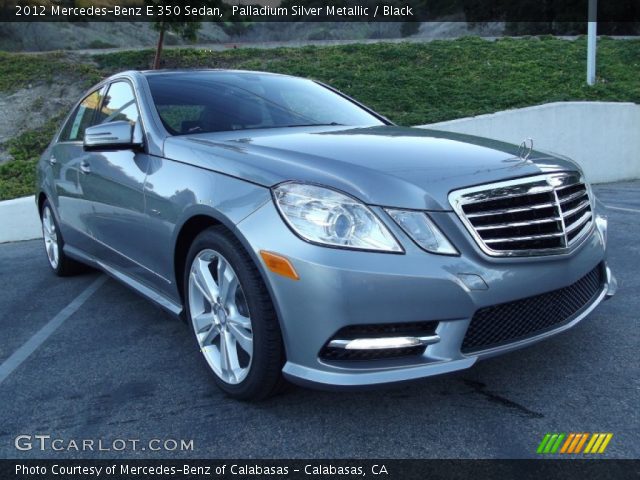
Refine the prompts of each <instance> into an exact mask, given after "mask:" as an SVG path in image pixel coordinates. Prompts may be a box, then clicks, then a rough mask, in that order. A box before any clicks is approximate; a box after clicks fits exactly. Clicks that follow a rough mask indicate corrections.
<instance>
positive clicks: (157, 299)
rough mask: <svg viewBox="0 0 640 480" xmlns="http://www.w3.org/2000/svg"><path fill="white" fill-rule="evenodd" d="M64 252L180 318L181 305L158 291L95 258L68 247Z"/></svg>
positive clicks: (66, 246)
mask: <svg viewBox="0 0 640 480" xmlns="http://www.w3.org/2000/svg"><path fill="white" fill-rule="evenodd" d="M64 252H65V253H66V254H67V255H69V256H70V257H71V258H73V259H75V260H78V261H79V262H82V263H86V264H87V265H90V266H92V267H94V268H97V269H99V270H102V271H103V272H105V273H106V274H108V275H109V276H111V277H113V278H115V279H116V280H118V281H119V282H120V283H123V284H124V285H126V286H127V287H129V288H131V289H132V290H134V291H135V292H137V293H139V294H140V295H142V296H143V297H145V298H147V299H148V300H151V301H152V302H153V303H155V304H156V305H159V306H160V307H162V308H163V309H165V310H166V311H167V312H169V313H171V314H172V315H175V316H176V317H180V316H181V314H182V310H183V308H182V305H180V304H178V303H176V302H174V301H173V300H172V299H170V298H169V297H167V296H166V295H163V294H161V293H159V292H158V291H156V290H154V289H153V288H151V287H148V286H147V285H145V284H143V283H142V282H139V281H138V280H136V279H135V278H133V277H131V276H130V275H127V274H126V273H123V272H121V271H120V270H118V269H117V268H115V267H113V266H112V265H109V264H107V263H105V262H103V261H101V260H98V259H97V258H95V257H93V256H91V255H89V254H87V253H85V252H83V251H82V250H80V249H78V248H75V247H72V246H70V245H65V246H64Z"/></svg>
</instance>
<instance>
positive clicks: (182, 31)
mask: <svg viewBox="0 0 640 480" xmlns="http://www.w3.org/2000/svg"><path fill="white" fill-rule="evenodd" d="M178 18H181V17H176V18H175V19H174V18H165V20H162V21H159V22H153V28H154V29H156V30H157V31H158V32H159V33H158V43H157V45H156V55H155V58H154V60H153V69H154V70H157V69H159V68H160V58H161V57H162V46H163V44H164V33H165V32H166V31H171V32H174V33H177V34H178V35H180V36H181V37H182V38H184V39H185V40H192V41H193V40H195V39H196V33H197V32H198V30H199V29H200V22H185V21H184V20H177V19H178Z"/></svg>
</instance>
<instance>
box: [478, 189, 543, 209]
mask: <svg viewBox="0 0 640 480" xmlns="http://www.w3.org/2000/svg"><path fill="white" fill-rule="evenodd" d="M549 192H553V187H551V186H545V187H538V186H534V187H532V188H530V189H529V190H527V191H525V192H517V193H509V194H507V195H500V196H499V198H500V199H504V198H516V197H524V196H526V195H539V194H541V193H549ZM493 200H495V197H489V198H484V197H481V196H479V197H477V198H475V199H473V200H470V201H469V202H467V205H471V204H478V203H483V202H490V201H493Z"/></svg>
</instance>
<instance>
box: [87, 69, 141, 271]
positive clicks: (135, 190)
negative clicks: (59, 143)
mask: <svg viewBox="0 0 640 480" xmlns="http://www.w3.org/2000/svg"><path fill="white" fill-rule="evenodd" d="M122 120H124V121H128V122H130V123H131V124H132V125H134V131H138V132H140V131H141V130H140V125H138V122H139V111H138V106H137V104H136V99H135V95H134V92H133V89H132V87H131V85H130V84H129V82H127V81H124V80H122V81H116V82H113V83H112V84H111V85H110V86H109V88H108V91H107V93H106V95H105V97H104V100H103V102H102V106H101V109H100V111H99V113H98V119H97V121H96V122H95V123H96V124H102V123H108V122H113V121H122ZM85 153H86V155H85V156H84V157H83V158H82V161H81V162H80V165H79V167H78V168H79V184H80V187H81V190H82V193H83V196H84V198H85V200H88V202H89V203H90V205H91V212H90V215H89V216H88V218H87V223H88V224H89V229H90V231H91V232H92V235H93V237H94V239H95V241H96V243H97V244H98V248H99V250H100V252H99V255H98V256H99V257H100V258H101V259H102V260H104V261H106V262H107V263H108V264H110V265H112V266H114V267H116V268H118V269H119V270H121V271H123V272H124V273H127V274H129V275H133V276H135V277H139V278H143V277H145V272H146V268H145V267H144V266H143V265H142V263H141V257H142V253H141V252H142V251H143V249H144V245H145V236H146V231H145V227H144V224H145V222H144V215H145V213H144V195H143V187H144V181H145V177H146V174H147V166H148V161H149V156H148V155H147V154H146V153H144V152H143V151H137V150H133V149H105V150H92V151H90V152H85Z"/></svg>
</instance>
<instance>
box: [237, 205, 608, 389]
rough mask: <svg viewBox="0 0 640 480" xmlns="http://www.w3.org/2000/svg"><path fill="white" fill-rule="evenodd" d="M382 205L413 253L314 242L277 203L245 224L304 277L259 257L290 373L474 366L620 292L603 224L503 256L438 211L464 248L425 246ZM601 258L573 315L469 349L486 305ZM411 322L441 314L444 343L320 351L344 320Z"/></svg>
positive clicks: (323, 378)
mask: <svg viewBox="0 0 640 480" xmlns="http://www.w3.org/2000/svg"><path fill="white" fill-rule="evenodd" d="M374 210H376V213H377V214H378V215H379V216H380V217H381V218H382V219H383V221H385V223H386V224H387V226H388V227H389V228H390V230H392V232H393V233H394V235H396V238H398V239H399V240H400V242H401V243H402V245H403V247H404V248H405V254H403V255H398V254H384V253H371V252H360V251H353V250H343V249H334V248H325V247H319V246H316V245H312V244H309V243H306V242H304V241H302V240H301V239H299V238H298V237H297V236H296V235H294V234H293V233H292V232H291V231H290V230H289V229H288V227H287V226H286V225H285V224H284V222H283V221H282V219H281V218H280V216H279V214H278V212H277V211H276V209H275V207H274V205H273V204H272V203H271V202H268V203H266V204H265V205H263V206H262V207H261V208H260V209H258V210H257V211H256V212H254V213H253V214H252V215H250V216H249V217H247V218H246V219H244V220H243V221H242V222H240V223H239V224H238V225H237V227H238V229H239V231H240V233H241V234H242V235H243V236H244V238H245V239H246V240H247V242H248V243H249V245H250V246H251V249H252V250H253V253H254V258H256V259H258V258H259V255H258V252H259V251H260V250H268V251H272V252H277V253H280V254H282V255H285V256H286V257H287V258H289V260H290V261H291V263H292V264H293V266H294V267H295V269H296V271H297V273H298V275H299V276H300V280H299V281H294V280H291V279H289V278H285V277H282V276H279V275H275V274H273V273H271V272H269V271H268V270H267V269H266V268H264V265H263V264H262V263H261V262H258V264H259V266H260V268H261V270H262V273H263V276H264V278H265V280H266V283H267V286H268V288H269V291H270V293H271V296H272V298H273V300H274V304H275V307H276V310H277V313H278V316H279V319H280V322H281V329H282V335H283V340H284V344H285V349H286V355H287V362H286V364H285V366H284V369H283V373H284V375H285V376H286V377H287V378H288V379H290V380H291V381H293V382H296V383H300V384H305V385H311V386H319V387H357V386H365V385H377V384H384V383H391V382H402V381H407V380H413V379H417V378H422V377H426V376H431V375H437V374H441V373H446V372H451V371H454V370H460V369H464V368H468V367H470V366H471V365H473V364H474V363H475V362H476V361H477V360H478V359H480V358H484V357H489V356H492V355H497V354H500V353H504V352H508V351H511V350H514V349H517V348H521V347H524V346H526V345H529V344H532V343H535V342H537V341H540V340H542V339H544V338H546V337H549V336H551V335H555V334H556V333H559V332H561V331H564V330H566V329H568V328H571V327H572V326H574V325H575V324H577V323H578V322H580V321H581V320H582V319H583V318H585V317H586V316H587V315H588V314H589V313H590V312H591V311H592V310H593V309H594V308H595V307H596V306H597V305H598V304H599V303H600V302H601V301H602V300H603V299H604V298H605V296H606V295H607V294H612V293H613V292H614V290H615V280H614V278H613V276H612V274H611V271H610V269H609V268H608V267H606V264H605V263H604V260H605V250H606V246H605V241H606V235H605V234H603V233H602V232H600V231H599V229H598V228H594V230H593V231H592V232H591V233H590V234H589V235H588V237H587V238H586V239H585V240H584V242H583V243H582V244H581V245H580V247H579V248H577V249H575V250H574V251H573V252H571V254H568V255H556V256H549V257H530V258H503V259H496V258H488V257H487V256H485V255H484V254H483V253H482V252H481V251H480V250H479V249H478V247H477V245H476V244H475V243H474V242H473V241H472V240H471V238H470V237H468V235H467V234H466V232H465V230H464V227H463V226H462V224H461V223H460V221H459V220H458V218H457V217H456V216H455V214H454V213H452V212H436V213H431V214H430V215H431V217H432V218H433V219H434V220H435V221H436V223H438V225H439V226H440V227H441V228H442V229H443V230H444V231H445V232H446V233H447V235H448V236H449V238H450V239H451V240H452V242H453V243H454V245H456V247H457V248H458V249H459V251H460V253H461V255H460V256H457V257H452V256H441V255H433V254H429V253H426V252H424V251H423V250H421V249H419V248H418V247H417V246H416V245H415V244H414V243H413V242H412V241H411V240H410V239H409V238H408V237H407V236H406V235H405V234H404V233H403V232H402V230H401V229H400V228H398V227H397V226H396V225H395V224H394V223H393V222H392V221H391V220H390V219H389V217H387V215H386V213H385V212H384V211H383V210H382V209H379V208H374ZM598 265H602V268H603V277H602V278H603V281H602V283H601V285H600V286H599V290H598V292H597V294H596V295H594V296H593V297H592V298H591V299H590V301H589V302H588V303H587V304H585V305H584V306H583V307H582V308H581V309H580V310H579V311H577V312H576V314H575V315H573V316H572V317H571V318H568V319H567V321H566V322H563V323H562V324H559V325H558V326H557V327H556V328H551V329H547V330H545V331H544V332H543V333H539V334H534V335H531V336H527V337H526V338H522V339H518V340H516V341H513V342H509V343H507V344H503V345H499V346H497V347H494V348H490V349H486V350H482V351H478V352H473V353H468V354H464V353H463V352H462V350H461V346H462V343H463V339H464V337H465V334H466V332H467V329H468V327H469V324H470V322H471V319H472V318H473V316H474V313H475V312H476V311H478V310H479V309H482V308H484V307H490V306H493V305H498V304H503V303H506V302H512V301H514V300H519V299H522V298H525V297H532V296H535V295H540V294H543V293H547V292H550V291H554V290H559V289H563V288H565V287H567V286H569V285H572V284H573V283H575V282H577V281H578V280H580V279H581V278H583V277H584V276H585V275H587V274H588V273H589V272H591V271H592V270H593V269H594V268H596V267H597V266H598ZM412 322H438V323H437V328H436V330H435V332H434V335H432V336H431V337H437V341H434V340H435V339H434V338H429V339H427V340H426V341H425V349H424V353H422V354H420V355H417V356H416V355H414V356H406V357H398V358H386V359H385V358H382V359H376V360H357V361H354V360H351V361H343V360H327V359H323V358H321V356H320V352H321V351H322V350H323V348H324V347H325V346H326V345H328V344H329V342H330V341H331V340H332V339H335V338H336V337H335V336H336V333H337V332H339V331H340V330H341V329H343V328H344V327H347V326H358V325H378V324H379V325H383V324H395V323H412ZM425 338H426V337H425ZM397 340H398V338H396V339H395V341H397ZM405 340H406V339H405ZM378 346H379V345H378Z"/></svg>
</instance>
